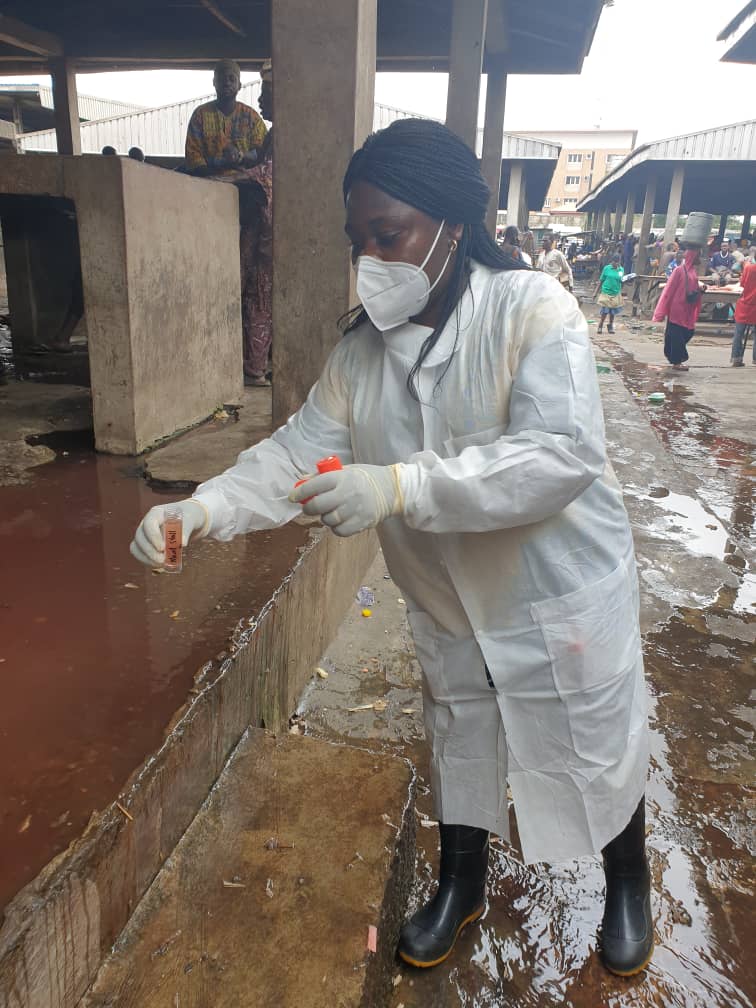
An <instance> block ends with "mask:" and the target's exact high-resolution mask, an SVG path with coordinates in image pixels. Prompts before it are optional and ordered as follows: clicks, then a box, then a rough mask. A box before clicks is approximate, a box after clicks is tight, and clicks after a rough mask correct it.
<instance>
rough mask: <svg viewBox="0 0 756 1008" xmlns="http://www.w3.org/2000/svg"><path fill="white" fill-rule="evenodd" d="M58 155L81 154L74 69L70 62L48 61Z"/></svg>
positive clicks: (61, 60)
mask: <svg viewBox="0 0 756 1008" xmlns="http://www.w3.org/2000/svg"><path fill="white" fill-rule="evenodd" d="M50 76H51V77H52V91H53V104H54V106H55V113H54V114H55V136H56V139H57V142H58V154H81V131H80V129H79V99H78V96H77V93H76V69H75V67H74V66H73V64H72V63H71V62H70V60H67V59H55V60H50Z"/></svg>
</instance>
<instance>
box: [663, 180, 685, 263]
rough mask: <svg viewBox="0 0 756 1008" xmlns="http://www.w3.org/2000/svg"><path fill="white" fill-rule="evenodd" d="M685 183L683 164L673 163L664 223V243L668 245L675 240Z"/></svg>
mask: <svg viewBox="0 0 756 1008" xmlns="http://www.w3.org/2000/svg"><path fill="white" fill-rule="evenodd" d="M684 184H685V165H684V164H678V165H675V171H674V174H673V175H672V184H671V185H670V187H669V202H668V203H667V216H666V219H665V224H664V244H665V245H669V243H670V242H672V241H674V240H675V235H676V234H677V218H678V217H679V216H680V207H681V205H682V191H683V185H684Z"/></svg>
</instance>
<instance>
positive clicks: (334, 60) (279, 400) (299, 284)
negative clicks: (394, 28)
mask: <svg viewBox="0 0 756 1008" xmlns="http://www.w3.org/2000/svg"><path fill="white" fill-rule="evenodd" d="M271 17H272V34H273V67H274V68H275V69H274V72H275V75H276V80H275V88H276V124H277V125H276V129H275V131H274V141H273V143H274V157H275V161H276V164H277V165H278V170H277V172H276V192H275V213H274V214H273V333H274V337H273V423H274V425H278V424H281V423H283V422H284V421H285V420H286V418H287V417H288V416H290V415H291V413H292V412H293V411H294V410H296V409H297V408H298V407H299V406H300V405H301V403H302V402H303V401H304V399H305V398H306V396H307V393H308V391H309V389H310V387H311V386H312V385H313V383H314V382H315V381H316V380H317V378H318V376H319V374H320V371H321V369H322V367H323V364H324V363H325V360H326V358H327V356H328V354H329V352H330V351H331V349H332V348H333V346H334V344H336V343H337V342H338V340H339V331H338V329H337V326H336V322H337V319H338V318H339V317H340V316H341V315H342V314H343V313H344V312H345V311H346V310H347V309H348V308H349V307H350V305H353V304H354V303H355V300H356V299H355V296H354V291H353V282H352V270H351V268H350V264H349V252H348V249H347V247H346V243H345V241H344V230H343V229H344V203H343V199H342V195H341V173H342V172H343V171H344V170H345V168H346V166H347V163H348V161H349V158H350V157H351V155H352V153H353V151H354V149H355V148H356V147H358V146H360V145H361V144H362V142H363V140H364V139H365V137H366V136H367V135H368V134H369V133H370V132H371V130H372V128H373V103H374V90H375V46H376V0H320V2H319V3H317V4H302V2H301V0H272V10H271ZM303 80H306V81H308V86H307V87H306V88H302V81H303ZM324 107H325V108H327V109H328V123H329V127H328V129H327V130H326V131H324V130H323V123H322V110H323V108H324ZM313 193H317V199H313V198H312V194H313ZM304 220H306V221H307V236H308V237H307V241H302V221H304Z"/></svg>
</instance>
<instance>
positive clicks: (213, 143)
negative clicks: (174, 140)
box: [186, 60, 267, 175]
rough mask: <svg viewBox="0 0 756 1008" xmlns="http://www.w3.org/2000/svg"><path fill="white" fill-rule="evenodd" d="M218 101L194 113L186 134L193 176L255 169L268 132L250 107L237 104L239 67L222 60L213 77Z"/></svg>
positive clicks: (187, 152)
mask: <svg viewBox="0 0 756 1008" xmlns="http://www.w3.org/2000/svg"><path fill="white" fill-rule="evenodd" d="M213 86H214V87H215V93H216V95H217V98H216V100H215V101H213V102H207V104H206V105H200V106H199V107H198V108H196V109H195V110H194V112H192V117H191V119H190V120H189V126H188V128H187V131H186V164H187V168H188V170H189V171H190V172H191V174H192V175H223V174H225V173H226V172H229V171H232V170H233V169H235V168H252V167H253V166H254V165H255V164H257V151H258V148H259V147H261V146H262V142H263V140H264V139H265V134H266V132H267V130H266V129H265V123H264V122H263V121H262V119H261V118H260V116H259V115H258V114H257V112H255V110H254V109H253V108H251V107H250V106H249V105H243V104H242V103H241V102H238V101H237V100H236V96H237V94H238V93H239V88H240V87H241V74H240V71H239V64H238V63H235V62H234V61H233V60H221V61H220V63H218V64H217V65H216V67H215V71H214V73H213Z"/></svg>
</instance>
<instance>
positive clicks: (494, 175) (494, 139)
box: [480, 65, 507, 238]
mask: <svg viewBox="0 0 756 1008" xmlns="http://www.w3.org/2000/svg"><path fill="white" fill-rule="evenodd" d="M506 100H507V74H506V71H505V70H504V67H503V65H502V66H497V67H496V68H495V69H491V70H489V72H488V85H487V87H486V118H485V125H484V128H483V150H482V152H481V164H480V168H481V171H482V173H483V178H484V179H485V180H486V182H487V183H488V188H489V189H490V190H491V201H490V203H489V204H488V212H487V214H486V227H487V228H488V230H489V231H490V232H491V234H492V235H493V236H494V238H495V237H496V213H497V211H498V209H499V190H500V188H501V152H502V145H503V141H504V107H505V105H506Z"/></svg>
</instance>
